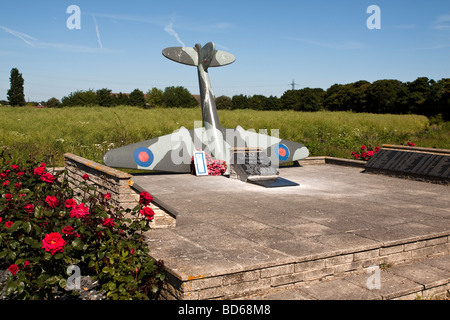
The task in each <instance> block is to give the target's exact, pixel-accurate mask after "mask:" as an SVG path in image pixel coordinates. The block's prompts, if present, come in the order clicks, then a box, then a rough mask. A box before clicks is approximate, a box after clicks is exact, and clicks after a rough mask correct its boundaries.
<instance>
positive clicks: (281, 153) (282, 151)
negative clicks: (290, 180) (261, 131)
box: [277, 143, 289, 161]
mask: <svg viewBox="0 0 450 320" xmlns="http://www.w3.org/2000/svg"><path fill="white" fill-rule="evenodd" d="M277 154H278V159H280V161H286V160H287V159H288V158H289V148H288V147H286V146H285V145H284V144H282V143H280V144H279V145H278V149H277Z"/></svg>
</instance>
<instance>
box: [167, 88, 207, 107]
mask: <svg viewBox="0 0 450 320" xmlns="http://www.w3.org/2000/svg"><path fill="white" fill-rule="evenodd" d="M163 103H164V106H165V107H168V108H195V107H197V106H198V102H197V100H195V98H194V97H193V96H192V94H191V93H190V92H189V90H187V89H186V88H184V87H167V88H165V90H164V94H163Z"/></svg>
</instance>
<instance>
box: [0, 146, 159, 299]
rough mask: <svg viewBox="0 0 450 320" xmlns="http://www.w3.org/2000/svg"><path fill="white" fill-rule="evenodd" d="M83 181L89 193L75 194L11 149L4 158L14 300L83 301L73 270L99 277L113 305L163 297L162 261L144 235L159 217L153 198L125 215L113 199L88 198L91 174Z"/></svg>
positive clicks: (3, 223)
mask: <svg viewBox="0 0 450 320" xmlns="http://www.w3.org/2000/svg"><path fill="white" fill-rule="evenodd" d="M61 174H64V172H63V173H61ZM83 179H84V181H83V182H81V183H80V187H81V189H82V190H84V191H83V192H82V194H81V193H80V194H74V192H73V190H72V189H71V188H70V187H69V186H68V183H67V182H66V181H65V180H64V179H58V176H57V175H53V174H52V173H50V172H49V171H48V170H47V167H46V164H45V163H40V162H38V161H36V160H35V159H34V158H33V156H32V155H30V158H29V159H28V160H26V161H20V160H19V159H13V158H11V156H10V155H9V154H8V152H7V150H6V149H3V151H2V152H1V153H0V266H5V269H6V268H7V269H8V271H9V277H8V279H7V281H6V285H5V286H4V288H3V294H4V295H6V296H7V297H8V298H11V299H55V298H57V297H60V298H61V297H64V296H67V295H77V294H78V292H77V291H76V290H69V289H68V286H67V279H68V278H69V276H70V274H67V268H68V267H69V266H71V265H77V266H78V267H79V268H80V270H81V275H82V276H85V275H86V276H91V277H93V278H94V279H97V280H98V289H99V290H103V291H104V293H105V295H106V297H107V298H109V299H154V298H156V297H157V295H158V294H159V291H160V289H161V285H162V282H163V280H164V278H165V275H164V272H163V263H162V262H161V261H154V260H153V259H151V258H150V257H149V256H148V252H149V249H148V246H147V244H146V243H145V241H144V235H143V233H144V232H145V231H147V230H149V228H150V227H149V222H150V221H151V220H152V219H153V215H154V213H153V210H151V208H150V207H148V205H149V204H150V202H151V201H152V200H153V199H152V197H151V195H149V194H148V193H145V194H143V195H141V201H140V202H139V203H137V204H136V207H135V208H134V209H133V210H123V209H120V208H116V207H115V206H113V205H111V204H110V203H109V202H108V200H109V199H110V195H109V194H105V195H101V194H96V195H95V196H93V195H89V194H90V193H89V192H87V191H88V189H89V190H90V189H92V188H93V187H92V186H91V185H89V184H88V182H89V176H88V175H85V176H84V177H83ZM84 195H86V196H85V197H83V199H82V200H79V202H77V200H75V199H80V197H82V196H84Z"/></svg>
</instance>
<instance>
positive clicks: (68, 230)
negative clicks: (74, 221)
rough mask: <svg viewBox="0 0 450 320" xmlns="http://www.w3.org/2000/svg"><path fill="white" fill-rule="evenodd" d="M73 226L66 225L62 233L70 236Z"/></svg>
mask: <svg viewBox="0 0 450 320" xmlns="http://www.w3.org/2000/svg"><path fill="white" fill-rule="evenodd" d="M73 230H74V229H73V228H72V227H71V226H67V227H65V228H64V229H62V230H61V231H62V233H64V234H65V235H67V236H71V235H72V234H73Z"/></svg>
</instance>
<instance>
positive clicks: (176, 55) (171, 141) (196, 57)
mask: <svg viewBox="0 0 450 320" xmlns="http://www.w3.org/2000/svg"><path fill="white" fill-rule="evenodd" d="M162 54H163V55H164V56H165V57H166V58H168V59H170V60H173V61H175V62H178V63H182V64H186V65H189V66H196V67H197V71H198V80H199V86H200V98H201V108H202V117H203V119H202V120H203V121H202V123H201V124H199V123H200V122H196V123H195V125H194V129H190V130H188V129H186V128H184V127H181V128H180V129H179V130H176V131H175V132H173V133H172V134H168V135H165V136H161V137H158V138H154V139H150V140H146V141H143V142H138V143H134V144H130V145H127V146H123V147H120V148H116V149H113V150H110V151H108V152H107V153H106V154H105V155H104V158H103V162H104V163H105V164H106V165H107V166H110V167H117V168H130V169H144V170H155V171H166V172H180V173H181V172H190V171H191V158H192V156H193V154H194V151H195V150H202V151H205V152H207V153H208V154H210V155H211V156H212V158H213V159H216V160H224V161H226V163H227V164H232V163H231V162H230V161H233V157H232V156H231V151H232V150H235V149H239V148H252V149H258V150H262V151H263V152H265V153H266V154H267V156H268V158H269V159H270V161H271V162H272V165H274V166H277V165H278V164H279V163H283V162H290V161H295V160H300V159H303V158H306V157H307V156H308V154H309V151H308V149H307V148H306V147H305V146H304V145H303V144H300V143H297V142H293V141H288V140H283V139H280V138H278V137H277V136H276V134H275V135H272V136H270V135H267V134H265V133H266V132H263V133H257V132H256V131H255V130H244V129H243V128H242V127H240V126H238V127H236V129H228V128H222V127H221V125H220V122H219V116H218V114H217V108H216V103H215V98H214V94H213V91H212V89H211V83H210V80H209V74H208V69H209V68H210V67H220V66H225V65H228V64H231V63H233V62H234V61H235V60H236V58H235V57H234V56H233V55H232V54H230V53H228V52H224V51H219V50H216V49H215V45H214V43H213V42H209V43H207V44H206V45H204V46H203V47H202V46H201V45H200V44H196V45H195V47H194V48H190V47H170V48H166V49H164V50H163V51H162ZM228 168H229V166H228ZM227 173H229V172H228V169H227V172H226V173H225V174H227Z"/></svg>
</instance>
